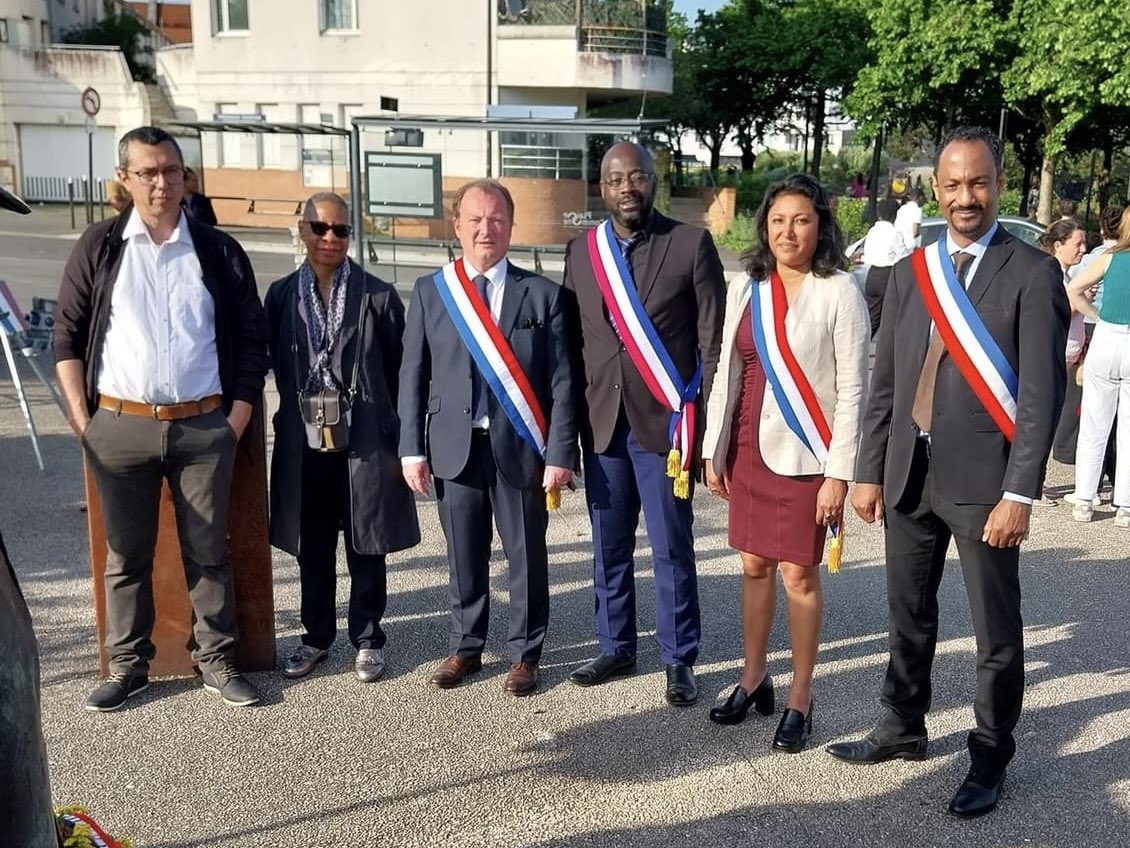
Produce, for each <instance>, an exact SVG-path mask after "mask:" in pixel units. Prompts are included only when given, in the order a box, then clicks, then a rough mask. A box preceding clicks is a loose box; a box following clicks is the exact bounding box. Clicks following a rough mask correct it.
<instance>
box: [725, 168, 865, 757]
mask: <svg viewBox="0 0 1130 848" xmlns="http://www.w3.org/2000/svg"><path fill="white" fill-rule="evenodd" d="M744 258H745V259H746V263H747V274H744V275H742V276H740V277H738V278H736V279H735V280H734V281H733V282H732V283H731V285H730V289H729V293H728V296H727V303H726V319H725V324H724V328H723V331H722V354H721V359H720V361H719V365H718V372H717V374H716V376H715V379H714V386H713V390H712V391H711V394H710V399H709V402H708V403H707V424H706V434H705V436H704V446H703V456H704V458H705V460H706V479H707V485H708V487H709V488H710V491H712V492H714V493H715V494H717V495H719V496H720V497H722V498H724V499H726V500H727V501H729V507H730V521H729V536H730V544H731V545H732V546H733V547H735V548H736V549H737V550H738V551H739V553H740V555H741V560H742V573H743V577H742V623H743V628H744V634H745V640H744V641H745V666H744V668H743V671H742V678H741V681H740V682H739V684H738V685H737V686H736V687H735V688H734V691H733V692H732V693H731V694H730V696H729V698H728V699H727V700H726V702H725V703H724V704H722V705H720V706H717V707H715V708H714V709H712V710H711V711H710V719H711V720H712V721H715V722H717V723H719V724H737V723H739V722H741V721H742V720H743V719H744V718H745V716H746V713H747V712H748V710H749V708H750V706H751V705H753V706H755V707H756V709H757V710H758V712H760V713H762V714H764V715H771V714H772V713H773V710H774V695H773V681H772V679H771V678H770V676H769V673H768V669H767V665H766V654H767V651H768V644H769V630H770V627H771V626H772V622H773V614H774V608H775V605H776V597H777V583H776V576H777V572H778V571H780V572H781V577H782V582H783V583H784V585H785V595H786V598H787V600H788V610H789V635H790V639H791V643H792V655H793V680H792V685H791V687H790V689H789V697H788V704H787V708H786V709H785V712H784V715H783V716H782V717H781V721H780V724H779V725H778V727H777V732H776V734H775V735H774V738H773V748H774V749H775V750H779V751H788V752H796V751H800V750H802V749H803V748H804V746H805V743H806V742H807V740H808V736H809V733H810V732H811V728H812V676H813V672H814V670H815V667H816V652H817V647H818V645H819V642H820V628H821V625H822V623H823V594H822V591H821V586H820V570H819V567H818V566H819V565H820V560H821V558H822V556H823V550H824V542H825V537H826V535H827V532H828V528H829V527H833V526H834V527H836V528H838V527H839V526H840V525H841V523H842V521H843V511H844V501H845V499H846V497H847V486H848V481H850V480H851V478H852V471H853V467H854V465H855V453H856V448H857V446H858V442H859V430H860V422H861V420H862V416H863V404H864V400H865V399H866V384H867V360H868V347H869V341H870V323H869V318H868V313H867V306H866V304H865V302H864V299H863V295H862V294H861V293H860V291H859V289H858V288H857V286H856V285H855V282H854V281H853V280H852V278H851V276H850V275H848V274H847V273H845V272H844V268H845V267H846V264H847V262H846V259H845V258H844V239H843V235H842V233H841V232H840V229H839V226H838V225H837V224H836V222H835V219H834V218H833V217H832V214H831V211H830V209H829V203H828V193H827V192H826V191H825V189H824V188H823V186H821V185H820V184H819V183H818V182H817V181H816V180H814V179H812V178H811V177H809V176H807V175H803V174H798V175H796V176H793V177H789V178H788V179H786V180H785V181H784V182H782V183H779V184H777V185H775V186H773V187H771V188H770V189H769V191H768V192H767V193H766V195H765V199H764V200H763V202H762V204H761V208H760V209H759V210H758V213H757V244H756V245H755V246H754V247H753V248H752V249H751V250H750V251H749V253H747V255H746V256H745V257H744Z"/></svg>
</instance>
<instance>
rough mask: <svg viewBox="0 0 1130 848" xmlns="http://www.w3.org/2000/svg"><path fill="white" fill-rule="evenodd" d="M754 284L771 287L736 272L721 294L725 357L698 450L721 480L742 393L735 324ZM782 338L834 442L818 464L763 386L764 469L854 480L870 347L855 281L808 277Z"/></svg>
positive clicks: (761, 431)
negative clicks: (805, 379) (722, 299)
mask: <svg viewBox="0 0 1130 848" xmlns="http://www.w3.org/2000/svg"><path fill="white" fill-rule="evenodd" d="M754 285H768V283H754V282H753V281H751V280H750V278H749V277H748V276H747V275H745V274H740V275H738V276H737V277H735V278H734V280H733V281H732V282H731V283H730V287H729V291H728V292H727V294H726V319H725V323H724V324H723V328H722V353H721V358H720V359H719V361H718V371H717V375H716V376H715V379H714V386H713V388H712V390H711V392H710V399H709V400H708V402H707V405H706V434H705V436H704V437H703V449H702V450H703V456H704V457H705V458H706V460H707V461H708V462H713V468H714V473H715V474H718V475H721V474H722V472H723V471H725V470H726V468H727V462H728V459H729V456H728V454H729V451H730V430H731V427H732V424H733V419H734V410H735V408H736V407H737V404H738V399H739V397H740V396H741V382H742V360H741V357H740V356H737V355H735V350H736V343H737V334H738V324H739V323H741V320H742V316H743V314H744V312H745V310H748V309H749V301H750V295H751V293H752V291H753V286H754ZM785 335H786V337H787V338H788V340H789V346H790V347H791V348H792V351H793V354H794V355H795V356H796V360H797V363H798V364H799V365H800V367H801V369H802V370H803V371H804V373H805V376H806V377H808V381H809V382H810V383H811V384H812V389H813V391H814V392H815V393H816V398H817V400H818V401H819V403H820V408H821V409H822V410H823V411H824V416H825V418H826V419H827V421H828V424H829V426H830V427H831V429H832V442H831V445H830V446H829V448H828V461H827V464H826V465H821V464H820V463H819V462H818V461H817V460H816V457H814V456H813V455H812V453H811V452H810V451H809V450H808V448H806V447H805V446H804V443H803V442H802V441H801V440H800V439H799V438H797V436H796V435H795V434H794V433H793V431H792V430H790V429H789V426H788V425H787V424H786V423H785V418H784V416H783V415H782V414H781V408H780V407H779V406H778V405H777V400H776V398H775V397H774V395H773V387H772V385H770V384H769V383H768V382H767V383H766V385H765V399H764V400H763V402H762V404H761V421H760V422H759V427H758V431H759V436H760V445H761V455H762V457H763V458H764V459H765V464H766V465H767V466H768V467H769V469H770V470H771V471H773V472H774V473H775V474H780V475H782V476H784V477H797V476H800V475H804V474H823V475H824V476H825V477H833V478H835V479H837V480H851V479H852V478H853V477H854V471H855V454H856V451H857V450H858V448H859V433H860V426H861V423H862V421H863V408H864V402H865V401H866V399H867V366H868V356H869V352H870V342H871V323H870V319H869V318H868V315H867V305H866V304H865V303H864V300H863V295H862V294H861V293H860V291H859V288H858V287H857V286H856V284H855V281H854V280H853V279H852V277H851V276H850V275H849V274H845V273H842V272H837V273H835V274H833V275H832V276H831V277H815V276H813V275H812V274H811V273H809V274H808V275H807V276H806V277H805V278H804V281H803V282H802V283H801V287H800V290H799V291H798V292H797V295H796V298H795V300H794V301H793V303H792V304H790V306H789V311H788V313H787V314H786V315H785ZM723 375H726V378H725V379H723Z"/></svg>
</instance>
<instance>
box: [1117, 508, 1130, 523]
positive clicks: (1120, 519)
mask: <svg viewBox="0 0 1130 848" xmlns="http://www.w3.org/2000/svg"><path fill="white" fill-rule="evenodd" d="M1114 526H1115V527H1130V509H1127V508H1126V507H1124V506H1120V507H1119V508H1118V512H1116V513H1115V514H1114Z"/></svg>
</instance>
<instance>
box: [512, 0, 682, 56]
mask: <svg viewBox="0 0 1130 848" xmlns="http://www.w3.org/2000/svg"><path fill="white" fill-rule="evenodd" d="M669 5H670V3H669V2H668V0H498V17H499V20H500V21H502V22H503V23H512V24H530V25H535V26H574V27H577V28H578V30H579V31H580V33H581V37H580V47H581V49H582V50H586V51H592V52H597V51H599V52H608V53H641V54H646V55H648V56H666V55H667V9H668V7H669Z"/></svg>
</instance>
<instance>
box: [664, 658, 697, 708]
mask: <svg viewBox="0 0 1130 848" xmlns="http://www.w3.org/2000/svg"><path fill="white" fill-rule="evenodd" d="M697 700H698V684H697V683H695V680H694V669H693V668H691V667H690V666H689V665H683V664H682V663H673V664H672V665H669V666H667V703H668V704H670V705H671V706H673V707H692V706H694V704H695V702H696V701H697Z"/></svg>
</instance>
